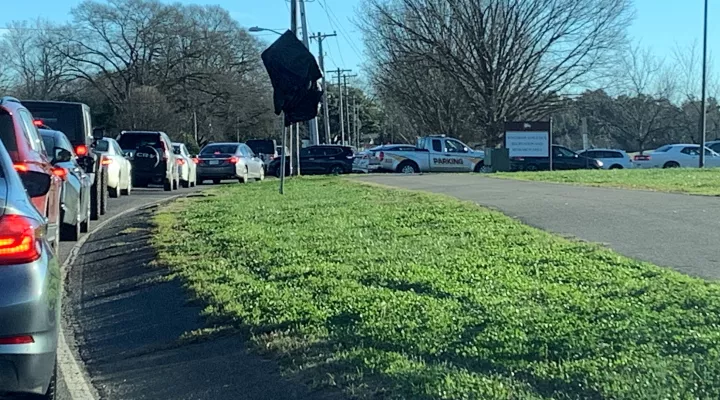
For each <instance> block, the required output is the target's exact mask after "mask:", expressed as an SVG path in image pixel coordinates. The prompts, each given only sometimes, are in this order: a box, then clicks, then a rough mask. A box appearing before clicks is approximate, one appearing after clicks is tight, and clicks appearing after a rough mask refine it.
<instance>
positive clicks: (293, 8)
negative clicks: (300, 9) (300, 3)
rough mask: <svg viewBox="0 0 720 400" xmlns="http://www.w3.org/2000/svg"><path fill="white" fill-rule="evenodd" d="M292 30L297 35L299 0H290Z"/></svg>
mask: <svg viewBox="0 0 720 400" xmlns="http://www.w3.org/2000/svg"><path fill="white" fill-rule="evenodd" d="M290 30H291V31H292V33H294V34H295V36H297V0H290Z"/></svg>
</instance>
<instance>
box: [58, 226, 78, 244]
mask: <svg viewBox="0 0 720 400" xmlns="http://www.w3.org/2000/svg"><path fill="white" fill-rule="evenodd" d="M79 237H80V223H79V222H78V223H76V224H74V225H71V224H61V225H60V240H62V241H64V242H75V241H77V240H78V238H79Z"/></svg>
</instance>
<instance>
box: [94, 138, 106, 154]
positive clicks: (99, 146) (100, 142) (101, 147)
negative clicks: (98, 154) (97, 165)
mask: <svg viewBox="0 0 720 400" xmlns="http://www.w3.org/2000/svg"><path fill="white" fill-rule="evenodd" d="M109 149H110V142H108V141H107V140H105V139H101V140H98V142H97V144H96V145H95V150H97V151H102V152H105V151H108V150H109Z"/></svg>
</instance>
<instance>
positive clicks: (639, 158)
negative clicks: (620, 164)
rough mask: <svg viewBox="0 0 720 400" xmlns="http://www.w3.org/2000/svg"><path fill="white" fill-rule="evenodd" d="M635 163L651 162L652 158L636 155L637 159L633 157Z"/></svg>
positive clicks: (645, 155)
mask: <svg viewBox="0 0 720 400" xmlns="http://www.w3.org/2000/svg"><path fill="white" fill-rule="evenodd" d="M633 158H634V160H635V161H648V160H650V156H649V155H647V154H636V155H635V157H633Z"/></svg>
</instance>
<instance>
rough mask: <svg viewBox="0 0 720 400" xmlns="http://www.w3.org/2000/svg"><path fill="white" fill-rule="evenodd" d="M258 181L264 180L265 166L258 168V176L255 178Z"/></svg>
mask: <svg viewBox="0 0 720 400" xmlns="http://www.w3.org/2000/svg"><path fill="white" fill-rule="evenodd" d="M255 180H256V181H258V182H262V181H264V180H265V168H263V169H261V170H260V177H259V178H256V179H255Z"/></svg>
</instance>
